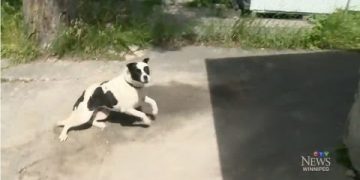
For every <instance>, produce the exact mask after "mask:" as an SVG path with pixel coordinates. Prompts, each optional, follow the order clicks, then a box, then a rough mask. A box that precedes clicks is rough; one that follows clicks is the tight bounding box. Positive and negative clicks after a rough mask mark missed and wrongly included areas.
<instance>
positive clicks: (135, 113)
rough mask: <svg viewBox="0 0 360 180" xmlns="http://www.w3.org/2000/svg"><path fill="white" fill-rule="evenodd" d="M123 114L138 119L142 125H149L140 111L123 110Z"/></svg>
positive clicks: (149, 121) (147, 119)
mask: <svg viewBox="0 0 360 180" xmlns="http://www.w3.org/2000/svg"><path fill="white" fill-rule="evenodd" d="M124 113H125V114H128V115H131V116H135V117H138V118H140V119H141V120H142V123H143V124H144V125H147V126H150V124H151V120H150V119H149V118H148V117H147V116H146V114H145V113H143V112H141V111H138V110H136V109H128V110H125V111H124Z"/></svg>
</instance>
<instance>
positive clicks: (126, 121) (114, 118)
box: [70, 108, 155, 130]
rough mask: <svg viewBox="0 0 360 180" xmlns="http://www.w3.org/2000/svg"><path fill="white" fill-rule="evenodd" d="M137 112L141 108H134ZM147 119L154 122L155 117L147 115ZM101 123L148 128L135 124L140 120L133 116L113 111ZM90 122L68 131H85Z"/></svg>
mask: <svg viewBox="0 0 360 180" xmlns="http://www.w3.org/2000/svg"><path fill="white" fill-rule="evenodd" d="M136 109H137V110H140V111H141V108H136ZM147 116H148V117H150V119H151V120H155V116H153V115H149V114H147ZM103 121H106V122H109V123H118V124H120V125H121V126H132V127H142V128H147V127H149V126H147V125H144V124H137V123H135V122H140V121H141V119H140V118H138V117H135V116H131V115H128V114H125V113H121V112H115V111H111V112H110V114H109V116H108V117H107V118H106V119H104V120H103ZM92 122H93V121H92V120H91V121H89V122H87V123H85V124H83V125H80V126H77V127H72V128H71V129H70V130H85V129H89V128H90V127H91V126H92Z"/></svg>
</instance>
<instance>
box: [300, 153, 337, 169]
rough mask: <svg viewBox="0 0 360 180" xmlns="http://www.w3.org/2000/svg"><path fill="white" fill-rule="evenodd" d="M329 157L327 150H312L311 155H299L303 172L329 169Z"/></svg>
mask: <svg viewBox="0 0 360 180" xmlns="http://www.w3.org/2000/svg"><path fill="white" fill-rule="evenodd" d="M330 166H331V158H330V153H329V152H328V151H314V152H313V153H312V155H309V156H301V167H302V169H303V171H304V172H320V171H330Z"/></svg>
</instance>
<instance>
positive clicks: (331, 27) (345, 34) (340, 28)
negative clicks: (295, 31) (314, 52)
mask: <svg viewBox="0 0 360 180" xmlns="http://www.w3.org/2000/svg"><path fill="white" fill-rule="evenodd" d="M314 23H315V26H314V28H313V30H312V34H311V35H310V37H309V41H311V42H312V44H313V46H315V47H318V48H323V49H359V48H360V12H346V11H337V12H335V13H333V14H330V15H328V16H320V17H318V18H315V20H314Z"/></svg>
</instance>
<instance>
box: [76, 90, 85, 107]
mask: <svg viewBox="0 0 360 180" xmlns="http://www.w3.org/2000/svg"><path fill="white" fill-rule="evenodd" d="M84 94H85V91H83V93H82V94H81V96H80V97H79V98H78V99H77V101H76V102H75V104H74V106H73V110H75V109H77V107H78V106H79V104H80V103H81V102H83V101H84Z"/></svg>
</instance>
